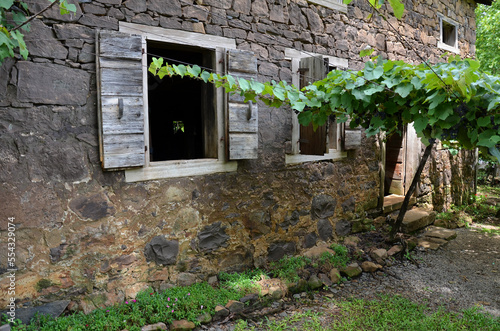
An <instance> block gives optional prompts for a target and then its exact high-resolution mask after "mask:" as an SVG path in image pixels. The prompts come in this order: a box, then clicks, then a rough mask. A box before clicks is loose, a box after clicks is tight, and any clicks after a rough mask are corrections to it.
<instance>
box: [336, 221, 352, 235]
mask: <svg viewBox="0 0 500 331" xmlns="http://www.w3.org/2000/svg"><path fill="white" fill-rule="evenodd" d="M351 230H352V224H351V222H349V221H348V220H344V219H342V220H339V221H337V223H335V232H336V233H337V235H338V236H341V237H345V236H347V235H349V233H351Z"/></svg>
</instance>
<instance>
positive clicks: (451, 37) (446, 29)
mask: <svg viewBox="0 0 500 331" xmlns="http://www.w3.org/2000/svg"><path fill="white" fill-rule="evenodd" d="M441 24H442V25H441V29H442V30H441V34H442V38H443V43H445V44H446V45H449V46H451V47H456V42H457V30H456V29H457V27H456V26H455V25H454V24H451V23H448V22H446V21H444V20H442V21H441Z"/></svg>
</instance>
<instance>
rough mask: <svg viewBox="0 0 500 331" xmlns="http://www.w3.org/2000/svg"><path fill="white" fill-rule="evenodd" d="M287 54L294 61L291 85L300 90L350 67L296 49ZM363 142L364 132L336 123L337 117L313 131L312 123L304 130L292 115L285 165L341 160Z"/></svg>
mask: <svg viewBox="0 0 500 331" xmlns="http://www.w3.org/2000/svg"><path fill="white" fill-rule="evenodd" d="M285 55H286V57H287V58H289V59H291V60H292V74H293V76H292V83H293V84H294V85H296V86H300V87H301V88H302V87H304V86H306V85H307V84H309V83H311V82H314V81H316V80H320V79H323V78H325V77H326V75H327V74H328V72H329V71H330V70H332V69H334V68H342V69H345V68H347V66H348V63H347V60H345V59H340V58H336V57H333V56H326V55H321V54H314V53H309V52H300V51H297V50H293V49H286V50H285ZM360 142H361V131H360V130H358V129H350V128H349V127H348V126H345V125H343V124H339V123H337V122H336V120H335V117H334V116H331V117H330V118H329V119H328V121H327V123H326V124H325V125H324V126H322V127H318V128H317V129H316V130H313V126H312V124H311V125H309V126H307V127H304V126H302V125H300V124H299V122H298V119H297V116H296V115H293V117H292V142H291V148H290V150H288V151H287V155H286V163H287V164H294V163H302V162H310V161H320V160H337V159H341V158H344V157H346V156H347V153H346V151H347V150H350V149H356V148H357V147H359V146H360Z"/></svg>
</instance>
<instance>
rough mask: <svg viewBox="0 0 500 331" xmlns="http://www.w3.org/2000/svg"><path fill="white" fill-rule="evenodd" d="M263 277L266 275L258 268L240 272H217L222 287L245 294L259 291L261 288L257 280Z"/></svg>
mask: <svg viewBox="0 0 500 331" xmlns="http://www.w3.org/2000/svg"><path fill="white" fill-rule="evenodd" d="M263 278H264V279H265V278H267V275H266V274H265V272H264V271H262V270H260V269H255V270H248V271H245V272H242V273H237V272H235V273H231V274H228V273H225V272H221V273H220V274H219V281H220V285H221V286H222V287H224V288H228V289H230V290H234V291H238V292H240V293H245V294H249V293H260V291H261V288H260V286H259V285H258V283H257V282H258V281H259V280H261V279H263Z"/></svg>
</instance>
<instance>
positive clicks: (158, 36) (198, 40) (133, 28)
mask: <svg viewBox="0 0 500 331" xmlns="http://www.w3.org/2000/svg"><path fill="white" fill-rule="evenodd" d="M120 32H123V33H128V34H134V33H136V34H137V33H140V34H142V35H145V36H146V37H147V39H148V40H155V41H164V42H168V43H176V44H178V43H179V40H182V41H183V44H184V45H190V46H197V47H202V48H207V49H216V48H217V47H221V48H226V49H236V41H235V40H234V39H232V38H226V37H220V36H213V35H209V34H201V33H196V32H187V31H181V30H173V29H165V28H160V27H153V26H146V25H142V24H134V23H126V22H120Z"/></svg>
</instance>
